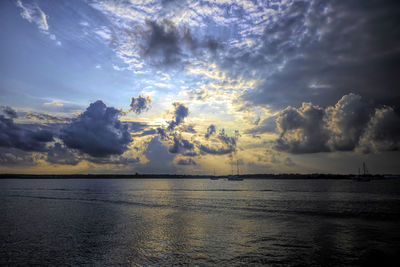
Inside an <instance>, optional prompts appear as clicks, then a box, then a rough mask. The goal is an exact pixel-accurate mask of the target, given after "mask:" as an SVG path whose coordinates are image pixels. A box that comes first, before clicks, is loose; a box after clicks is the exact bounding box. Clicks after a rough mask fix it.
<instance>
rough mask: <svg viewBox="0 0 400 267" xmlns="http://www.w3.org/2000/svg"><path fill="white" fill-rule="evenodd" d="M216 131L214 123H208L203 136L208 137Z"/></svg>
mask: <svg viewBox="0 0 400 267" xmlns="http://www.w3.org/2000/svg"><path fill="white" fill-rule="evenodd" d="M215 132H216V129H215V125H213V124H210V126H208V127H207V132H206V134H205V136H204V137H205V138H206V139H208V138H209V137H210V136H211V135H213V134H214V133H215Z"/></svg>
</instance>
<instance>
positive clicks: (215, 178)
mask: <svg viewBox="0 0 400 267" xmlns="http://www.w3.org/2000/svg"><path fill="white" fill-rule="evenodd" d="M210 179H211V180H218V179H219V178H218V176H215V168H214V176H211V177H210Z"/></svg>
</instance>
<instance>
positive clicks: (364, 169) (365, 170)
mask: <svg viewBox="0 0 400 267" xmlns="http://www.w3.org/2000/svg"><path fill="white" fill-rule="evenodd" d="M363 171H364V175H365V174H366V173H367V168H366V167H365V162H363Z"/></svg>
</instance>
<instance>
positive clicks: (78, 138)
mask: <svg viewBox="0 0 400 267" xmlns="http://www.w3.org/2000/svg"><path fill="white" fill-rule="evenodd" d="M119 114H120V111H119V110H117V109H115V108H113V107H107V106H106V105H105V104H104V103H103V102H102V101H100V100H98V101H96V102H94V103H92V104H90V106H89V107H88V108H87V109H86V111H85V112H83V113H82V114H81V115H79V116H78V117H77V118H76V119H74V120H73V121H72V122H71V123H70V124H68V125H67V126H66V127H65V128H63V129H62V134H61V136H60V138H61V139H62V140H63V142H64V144H65V145H66V146H67V147H68V148H73V149H77V150H79V151H81V152H83V153H87V154H89V155H90V156H93V157H106V156H110V155H115V154H117V155H120V154H122V153H124V152H125V151H126V150H127V149H128V144H129V143H130V142H131V141H132V139H131V136H130V134H129V131H128V126H127V125H126V124H124V123H121V122H120V121H119V119H118V115H119Z"/></svg>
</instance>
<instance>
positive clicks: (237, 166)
mask: <svg viewBox="0 0 400 267" xmlns="http://www.w3.org/2000/svg"><path fill="white" fill-rule="evenodd" d="M236 170H237V176H239V160H237V161H236Z"/></svg>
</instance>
